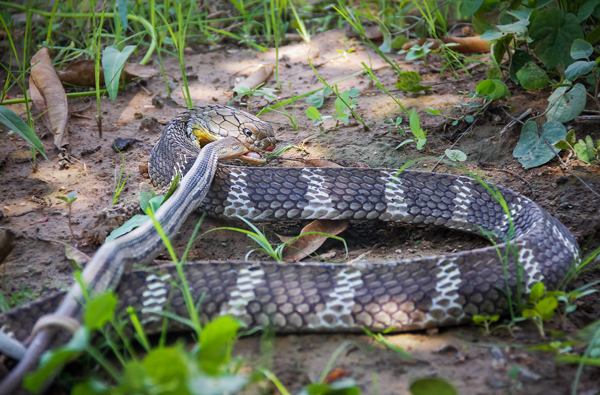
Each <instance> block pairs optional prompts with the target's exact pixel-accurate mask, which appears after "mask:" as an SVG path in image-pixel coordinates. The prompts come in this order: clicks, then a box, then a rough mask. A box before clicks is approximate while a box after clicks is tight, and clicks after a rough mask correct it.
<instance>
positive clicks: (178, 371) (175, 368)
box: [142, 344, 189, 394]
mask: <svg viewBox="0 0 600 395" xmlns="http://www.w3.org/2000/svg"><path fill="white" fill-rule="evenodd" d="M142 365H143V367H144V370H145V371H146V374H147V375H148V377H149V378H150V379H151V380H152V384H154V386H155V388H154V389H153V390H154V392H155V393H165V392H167V391H168V393H170V394H180V393H181V394H186V393H187V391H186V387H187V383H186V381H187V380H186V376H187V373H188V369H189V368H188V357H187V355H186V352H185V350H184V349H183V347H182V345H181V344H177V345H175V346H172V347H157V348H154V349H152V350H151V351H150V352H149V353H148V355H146V357H145V358H144V361H143V362H142Z"/></svg>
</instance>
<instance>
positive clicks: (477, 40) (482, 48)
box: [402, 36, 491, 53]
mask: <svg viewBox="0 0 600 395" xmlns="http://www.w3.org/2000/svg"><path fill="white" fill-rule="evenodd" d="M426 42H427V43H431V42H432V43H433V45H432V46H431V47H430V49H437V48H439V46H440V43H439V40H435V39H433V38H427V39H424V38H422V39H419V40H415V41H411V42H408V43H406V44H404V45H403V46H402V49H404V50H409V49H411V48H412V47H413V46H415V45H423V44H425V43H426ZM442 42H443V43H444V44H453V43H455V44H458V45H456V46H453V47H451V48H452V50H454V51H456V52H458V53H476V52H490V44H491V41H485V40H482V39H481V36H472V37H446V38H443V39H442Z"/></svg>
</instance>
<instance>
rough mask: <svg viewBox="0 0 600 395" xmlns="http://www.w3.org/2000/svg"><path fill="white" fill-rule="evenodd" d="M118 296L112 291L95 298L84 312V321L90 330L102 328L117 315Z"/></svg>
mask: <svg viewBox="0 0 600 395" xmlns="http://www.w3.org/2000/svg"><path fill="white" fill-rule="evenodd" d="M116 308H117V297H116V295H115V294H114V293H113V292H112V291H108V292H104V293H103V294H102V295H99V296H98V297H96V298H94V299H93V300H92V301H91V302H90V303H89V304H88V305H87V306H86V309H85V312H84V313H83V323H84V324H85V326H86V327H87V328H88V329H89V330H94V329H100V328H102V327H103V326H104V325H106V323H107V322H108V321H110V320H111V319H112V318H113V317H114V315H115V309H116Z"/></svg>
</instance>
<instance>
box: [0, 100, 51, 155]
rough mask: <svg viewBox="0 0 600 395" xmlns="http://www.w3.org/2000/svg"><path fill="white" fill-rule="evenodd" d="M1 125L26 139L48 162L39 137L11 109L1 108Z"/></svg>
mask: <svg viewBox="0 0 600 395" xmlns="http://www.w3.org/2000/svg"><path fill="white" fill-rule="evenodd" d="M0 123H3V124H4V125H6V127H8V128H9V129H10V130H13V131H14V132H15V133H17V134H18V135H19V136H21V137H23V139H25V141H27V143H29V145H31V146H32V147H34V148H35V149H37V150H38V151H40V153H41V154H42V155H43V156H44V158H45V159H46V160H48V157H47V156H46V153H45V152H44V145H43V144H42V142H41V141H40V139H39V138H38V136H36V135H35V132H34V131H33V130H31V128H30V127H29V125H27V124H26V123H25V122H24V121H23V120H22V119H21V117H19V116H18V115H17V114H15V113H14V112H12V111H11V110H10V109H8V108H6V107H4V106H0Z"/></svg>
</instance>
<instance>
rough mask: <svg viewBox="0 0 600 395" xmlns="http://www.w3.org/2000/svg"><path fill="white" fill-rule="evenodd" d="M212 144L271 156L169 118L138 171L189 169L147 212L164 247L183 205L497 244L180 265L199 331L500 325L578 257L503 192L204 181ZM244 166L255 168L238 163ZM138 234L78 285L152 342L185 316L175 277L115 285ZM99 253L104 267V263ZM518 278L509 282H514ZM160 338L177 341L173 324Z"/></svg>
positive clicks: (350, 180) (405, 180)
mask: <svg viewBox="0 0 600 395" xmlns="http://www.w3.org/2000/svg"><path fill="white" fill-rule="evenodd" d="M221 133H222V134H225V133H227V136H229V137H235V138H237V140H230V139H227V140H228V141H229V140H230V141H236V144H234V145H229V148H231V149H244V150H245V151H244V152H246V153H247V152H248V151H269V150H272V149H273V147H274V145H275V139H274V137H273V133H272V128H271V127H270V126H268V124H266V123H265V122H263V121H260V120H259V119H258V118H256V117H253V116H251V115H249V114H245V113H243V112H240V111H238V110H235V109H232V108H229V107H222V106H207V107H201V108H198V109H196V110H192V111H189V112H186V113H183V114H181V115H179V116H177V117H176V118H174V119H173V120H172V121H171V122H170V123H169V125H168V126H167V128H166V129H165V133H164V134H163V136H162V137H161V139H160V141H159V142H158V143H157V145H156V146H155V148H154V149H153V152H152V156H151V160H150V164H149V174H150V175H151V177H152V179H153V181H154V183H155V185H156V186H159V187H164V186H166V185H168V184H169V183H170V182H171V180H172V179H173V178H174V177H175V175H176V174H177V173H178V172H181V173H183V174H185V173H186V172H188V171H189V169H190V168H191V167H192V164H193V170H192V171H189V172H188V174H187V175H185V177H184V178H183V180H182V182H181V185H180V186H179V188H178V189H177V191H176V192H175V194H174V195H173V197H172V198H171V199H169V201H167V204H166V205H163V206H162V207H161V208H160V209H159V211H157V213H156V216H157V218H159V217H160V220H161V221H164V223H165V226H166V227H167V228H168V229H169V233H168V234H170V235H172V234H174V232H176V229H177V228H178V226H180V224H181V223H182V221H183V219H185V216H187V214H186V213H189V212H190V210H191V209H192V206H194V207H197V206H198V205H200V209H201V210H203V211H205V212H206V213H208V214H210V215H213V216H217V217H222V218H236V216H242V217H245V218H247V219H249V220H252V221H279V220H294V219H332V220H335V219H354V220H381V221H395V222H406V223H417V224H419V223H423V224H433V225H439V226H445V227H448V228H451V229H458V230H462V231H467V232H472V233H477V234H480V235H489V234H493V235H494V236H493V238H495V240H496V241H497V242H498V244H497V245H495V246H492V247H486V248H481V249H477V250H472V251H466V252H459V253H453V254H446V255H440V256H430V257H421V258H417V259H411V260H401V261H393V262H387V263H382V264H372V263H362V262H361V263H358V264H353V265H331V264H322V263H299V264H278V263H267V262H265V263H252V262H204V263H203V262H197V263H192V264H189V265H186V266H185V272H186V278H187V281H188V284H189V287H190V290H191V292H192V295H193V297H194V299H195V300H198V299H199V298H200V297H203V298H204V299H203V303H202V305H201V307H200V308H201V311H200V313H201V317H202V319H203V320H205V321H206V320H209V319H212V318H214V317H216V316H219V315H222V314H231V315H234V316H236V317H238V318H239V319H240V320H241V321H242V322H244V323H245V324H246V325H247V326H258V325H261V326H273V327H274V328H275V329H276V330H277V331H279V332H306V331H360V330H361V328H363V327H366V328H369V329H370V330H375V331H382V330H386V329H390V328H393V330H395V331H406V330H415V329H423V328H431V327H438V326H446V325H455V324H459V323H464V322H469V321H470V320H471V317H472V315H475V314H489V315H492V314H504V313H506V311H507V310H508V303H509V302H508V300H507V299H506V297H505V296H504V294H503V293H502V290H506V289H507V287H509V288H510V292H511V293H512V294H513V295H514V294H515V293H516V292H523V293H526V292H528V291H529V290H530V289H531V287H532V286H533V284H535V283H537V282H540V281H543V282H544V284H545V285H546V286H547V287H549V288H553V287H556V286H557V285H558V284H559V282H560V281H561V279H562V278H563V277H564V275H565V274H566V273H567V271H568V270H569V269H570V268H571V267H572V266H573V265H577V264H578V263H579V261H580V251H579V246H578V244H577V242H576V240H575V238H574V237H573V235H572V234H571V233H570V232H569V230H568V229H567V228H566V227H565V226H564V225H562V224H561V223H560V222H559V221H558V220H556V219H555V218H553V217H552V216H550V215H549V214H548V213H547V212H545V211H544V210H543V209H541V208H540V207H539V206H538V205H536V204H535V203H533V202H532V201H531V200H529V199H527V198H525V197H523V196H521V195H519V194H517V193H515V192H513V191H511V190H508V189H505V188H502V187H497V188H496V187H494V186H489V185H483V184H481V183H479V182H478V181H476V180H474V179H471V178H468V177H460V176H454V175H447V174H439V173H427V172H416V171H403V172H401V173H399V174H398V172H397V171H395V170H385V169H373V170H368V169H362V168H360V169H359V168H302V169H295V168H247V167H243V168H242V167H231V166H219V167H218V168H217V162H216V160H217V158H218V157H224V156H223V155H220V153H221V152H222V151H220V150H221V148H215V147H220V145H221V144H230V143H227V142H222V141H218V142H216V143H215V144H211V145H210V146H209V147H210V148H209V147H206V148H205V149H203V150H202V152H201V154H200V155H199V156H198V151H199V147H202V146H204V145H206V144H208V143H209V142H211V141H215V140H218V139H219V137H218V136H217V134H221ZM239 142H243V144H242V145H243V147H242V148H240V144H239ZM217 144H218V145H217ZM224 146H225V145H224ZM232 147H233V148H232ZM244 147H245V148H244ZM249 147H250V148H252V149H250V148H249ZM205 151H209V152H210V153H208V154H205ZM236 152H237V151H236ZM250 153H253V152H250ZM244 155H246V154H244ZM196 157H197V159H195V161H194V162H192V160H191V158H196ZM246 159H248V160H251V159H252V160H254V159H255V157H254V159H253V158H252V157H251V155H247V158H246ZM200 169H208V170H210V171H211V172H213V171H215V173H214V174H215V176H214V179H213V182H212V184H210V185H209V180H210V178H211V177H209V176H207V175H202V174H199V171H200ZM211 174H212V173H211ZM188 195H189V196H188ZM192 202H193V204H192ZM201 202H202V203H201ZM165 206H167V207H165ZM179 206H182V207H183V206H185V207H186V208H185V209H180V208H179ZM151 228H152V226H150V227H148V226H144V225H142V227H141V228H138V229H136V230H134V231H133V232H132V233H130V234H128V235H125V236H123V237H122V238H119V239H116V240H113V241H111V242H110V243H107V244H105V245H104V246H103V247H102V248H101V249H100V250H99V251H98V252H97V253H96V254H95V255H94V258H93V259H92V261H90V263H88V265H87V266H86V269H85V271H84V273H83V275H84V280H85V281H86V282H87V283H88V284H90V285H91V286H92V288H93V290H96V291H98V290H100V291H101V290H102V289H107V288H113V287H116V286H117V283H119V280H120V285H119V286H118V287H117V288H116V292H117V293H118V295H119V299H120V303H121V304H120V306H121V307H120V308H121V311H122V310H123V308H125V307H126V306H132V307H133V308H134V309H136V310H137V311H138V313H139V315H140V318H141V321H142V323H143V324H145V329H146V330H147V331H148V333H151V332H153V331H158V330H160V328H161V326H162V315H159V314H157V312H159V311H161V310H164V309H167V308H170V309H171V310H173V311H174V312H176V313H177V314H179V315H182V316H184V317H185V316H187V309H186V308H185V304H184V302H183V297H182V295H181V294H180V293H179V291H178V290H177V289H176V287H173V282H175V283H179V281H180V279H179V278H178V277H177V273H176V271H175V269H174V267H172V266H165V267H161V268H157V269H154V270H150V271H143V270H142V271H140V270H136V271H131V272H129V273H125V274H123V275H122V273H123V263H126V262H130V261H144V260H146V259H147V256H146V255H147V254H146V255H144V254H145V253H146V252H148V253H152V254H154V253H156V250H157V248H158V243H160V239H159V238H157V236H156V234H155V233H156V231H155V230H153V229H151ZM505 240H509V241H508V242H505ZM111 243H116V244H112V246H111ZM121 253H122V254H126V257H125V255H123V256H121V255H119V254H121ZM111 254H113V255H114V254H116V255H114V257H115V258H114V259H113V258H111V257H113V255H111ZM96 261H97V262H96ZM518 269H520V270H522V281H521V283H519V282H518V280H517V278H518V276H517V272H518V271H519V270H518ZM74 289H75V290H77V286H75V287H74ZM73 293H74V291H73V289H72V290H71V291H70V293H69V294H68V295H67V297H66V298H64V300H62V301H61V299H63V297H64V295H60V294H57V295H53V296H50V297H47V298H45V299H43V300H41V301H37V302H34V303H32V304H29V305H27V306H23V307H20V308H18V309H15V310H12V311H10V312H8V313H7V314H4V315H3V316H1V317H0V329H1V330H2V332H4V333H8V334H9V335H11V336H13V337H15V338H17V339H19V340H22V339H23V338H24V337H25V336H27V334H28V333H29V332H30V330H31V326H32V325H33V323H34V322H35V320H36V319H37V318H38V317H39V316H40V315H43V314H45V313H49V312H52V311H54V309H55V307H56V306H57V305H58V306H59V307H58V310H57V311H58V312H63V313H64V314H63V315H69V316H72V317H74V316H75V315H76V314H78V313H80V312H81V308H80V306H79V305H78V304H77V302H76V301H75V300H74V299H73V298H74V297H73ZM75 293H79V294H81V290H79V291H76V292H75ZM65 300H66V301H67V303H65ZM65 306H67V307H68V308H67V307H65ZM169 325H170V326H169V327H170V328H172V329H178V328H180V326H179V325H180V324H178V323H176V322H175V321H174V320H170V321H169ZM53 333H54V332H51V331H50V329H44V330H43V331H42V332H40V333H39V334H38V335H36V337H35V339H34V342H33V343H32V345H31V346H30V347H29V349H28V350H27V354H26V355H25V357H24V358H23V359H22V360H21V363H20V364H19V365H18V366H17V368H16V369H15V370H13V372H11V376H10V377H9V378H10V380H8V379H5V380H4V381H3V382H2V383H1V386H0V394H8V393H10V391H11V389H12V388H15V386H16V385H18V384H17V383H19V382H20V378H22V377H23V375H24V374H25V373H26V371H27V370H28V369H29V368H30V367H31V366H32V364H33V361H35V359H34V358H37V356H39V354H40V353H41V351H40V350H43V349H45V348H46V347H47V345H48V344H49V343H50V341H51V339H52V336H53ZM24 361H26V362H24ZM16 370H18V372H17V373H15V371H16ZM13 373H14V374H13ZM8 381H9V382H8ZM7 382H8V383H7Z"/></svg>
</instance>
